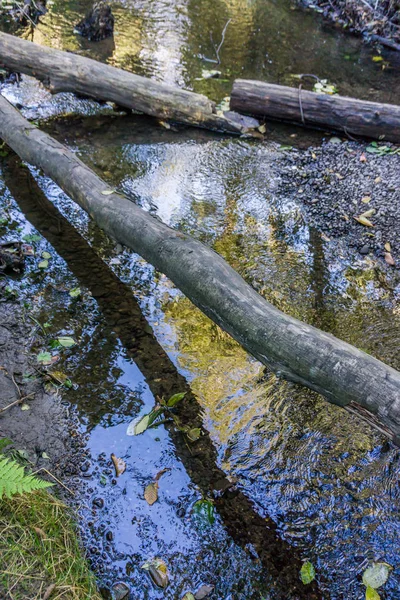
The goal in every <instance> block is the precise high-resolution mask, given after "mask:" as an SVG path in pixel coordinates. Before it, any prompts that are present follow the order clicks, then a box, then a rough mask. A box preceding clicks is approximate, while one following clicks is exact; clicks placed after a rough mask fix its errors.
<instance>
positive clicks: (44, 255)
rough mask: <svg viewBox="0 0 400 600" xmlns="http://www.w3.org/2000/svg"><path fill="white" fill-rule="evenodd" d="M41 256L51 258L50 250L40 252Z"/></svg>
mask: <svg viewBox="0 0 400 600" xmlns="http://www.w3.org/2000/svg"><path fill="white" fill-rule="evenodd" d="M42 258H46V259H49V258H51V254H50V252H42Z"/></svg>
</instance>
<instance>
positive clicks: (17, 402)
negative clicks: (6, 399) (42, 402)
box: [0, 392, 35, 414]
mask: <svg viewBox="0 0 400 600" xmlns="http://www.w3.org/2000/svg"><path fill="white" fill-rule="evenodd" d="M34 395H35V392H32V393H31V394H28V395H27V396H22V397H21V398H18V400H14V402H11V404H7V406H4V408H0V414H1V413H3V412H5V411H6V410H8V409H9V408H11V407H13V406H15V405H16V404H21V402H23V401H24V400H27V399H28V398H31V397H32V396H34Z"/></svg>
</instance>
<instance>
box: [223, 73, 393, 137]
mask: <svg viewBox="0 0 400 600" xmlns="http://www.w3.org/2000/svg"><path fill="white" fill-rule="evenodd" d="M230 107H231V110H233V111H238V112H240V113H243V114H247V115H254V116H258V117H259V116H262V117H265V118H267V119H278V120H282V121H290V122H291V123H297V124H300V125H305V126H307V127H314V128H317V129H321V128H322V129H333V130H335V131H343V132H344V133H345V134H350V135H359V136H363V137H367V138H375V139H379V140H381V139H385V140H386V141H389V142H395V143H398V142H400V106H396V105H392V104H379V103H377V102H367V101H366V100H356V99H355V98H347V97H345V96H339V95H336V94H335V95H333V96H330V95H327V94H320V93H315V92H308V91H306V90H303V89H298V88H291V87H286V86H283V85H275V84H272V83H266V82H263V81H250V80H246V79H237V80H236V81H235V82H234V84H233V89H232V94H231V102H230Z"/></svg>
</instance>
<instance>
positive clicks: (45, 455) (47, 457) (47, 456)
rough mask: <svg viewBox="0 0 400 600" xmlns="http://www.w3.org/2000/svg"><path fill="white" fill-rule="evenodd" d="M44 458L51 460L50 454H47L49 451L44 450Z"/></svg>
mask: <svg viewBox="0 0 400 600" xmlns="http://www.w3.org/2000/svg"><path fill="white" fill-rule="evenodd" d="M42 458H46V459H47V460H50V456H49V455H48V454H47V452H42Z"/></svg>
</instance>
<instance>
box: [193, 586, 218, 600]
mask: <svg viewBox="0 0 400 600" xmlns="http://www.w3.org/2000/svg"><path fill="white" fill-rule="evenodd" d="M213 589H214V586H213V585H202V586H201V587H199V589H198V590H197V592H196V593H195V595H194V597H195V600H203V598H207V596H209V595H210V594H211V592H212V591H213Z"/></svg>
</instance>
